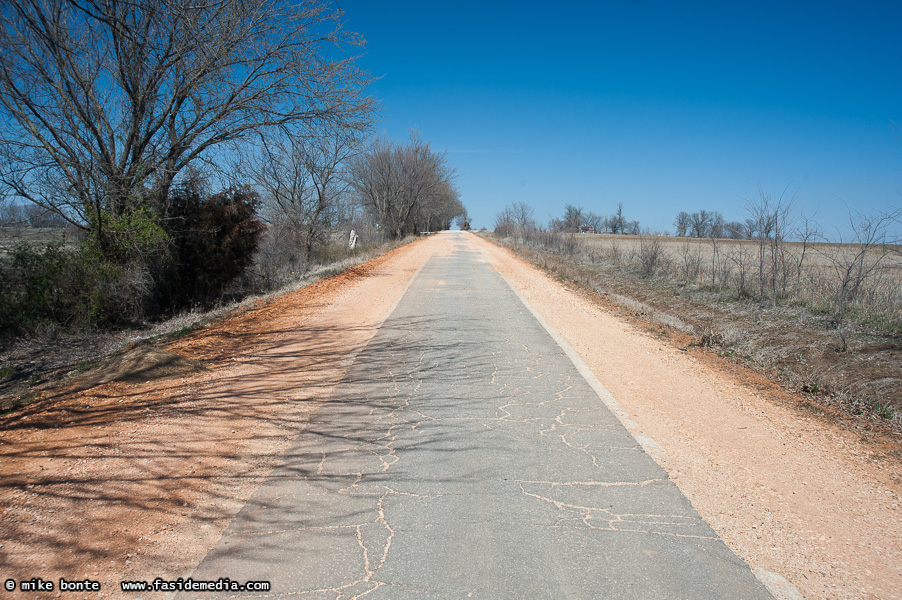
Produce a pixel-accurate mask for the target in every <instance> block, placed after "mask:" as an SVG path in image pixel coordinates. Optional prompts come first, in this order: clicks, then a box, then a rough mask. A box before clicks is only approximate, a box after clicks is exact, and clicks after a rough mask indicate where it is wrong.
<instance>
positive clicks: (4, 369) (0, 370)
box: [0, 365, 16, 381]
mask: <svg viewBox="0 0 902 600" xmlns="http://www.w3.org/2000/svg"><path fill="white" fill-rule="evenodd" d="M15 373H16V370H15V369H13V368H12V367H10V366H9V365H0V381H3V380H4V379H9V378H10V377H12V376H13V375H15Z"/></svg>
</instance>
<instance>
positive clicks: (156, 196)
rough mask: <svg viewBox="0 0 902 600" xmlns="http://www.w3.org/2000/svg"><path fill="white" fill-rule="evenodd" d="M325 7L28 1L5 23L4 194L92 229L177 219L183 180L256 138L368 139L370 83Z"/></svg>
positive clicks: (319, 1) (0, 28)
mask: <svg viewBox="0 0 902 600" xmlns="http://www.w3.org/2000/svg"><path fill="white" fill-rule="evenodd" d="M360 43H361V40H360V38H359V37H358V36H356V35H355V34H352V33H349V32H345V31H344V30H343V29H342V28H341V12H340V11H339V10H334V9H332V8H329V5H327V4H326V2H325V1H324V0H302V1H301V2H299V3H297V4H294V3H284V2H281V1H279V0H212V1H210V2H202V3H187V2H181V1H180V0H132V1H130V2H120V1H117V0H22V1H18V2H4V10H3V11H2V16H0V50H2V52H0V114H2V116H3V118H4V120H5V126H4V127H3V128H2V130H0V153H2V154H0V181H2V182H3V183H4V184H6V185H7V186H9V187H10V188H11V189H12V191H13V192H14V193H15V194H16V195H18V196H20V197H22V198H25V199H28V200H30V201H32V202H34V203H35V204H37V205H39V206H42V207H44V208H45V209H48V210H51V211H53V212H55V213H57V214H59V215H60V216H62V217H63V218H65V219H67V220H68V221H69V222H71V223H72V224H74V225H76V226H78V227H81V228H83V229H85V230H89V231H90V233H91V234H92V235H93V236H95V237H96V238H97V240H98V242H99V244H100V245H101V247H103V246H104V245H105V243H106V239H105V235H104V234H105V227H106V226H107V223H108V221H109V220H115V219H116V218H118V217H119V216H120V215H122V214H123V213H127V212H128V211H129V210H132V209H133V208H135V207H139V208H140V207H152V208H154V210H156V211H157V214H159V215H162V214H165V212H166V200H167V198H168V192H169V189H170V187H171V186H172V184H173V181H174V180H175V178H176V177H177V176H178V175H179V173H180V172H181V171H183V169H185V167H186V166H188V165H189V164H191V163H192V162H194V161H202V162H206V163H207V164H208V165H214V166H215V165H218V164H220V161H221V159H222V154H223V153H222V152H220V150H221V149H222V148H223V147H224V145H225V144H229V143H236V142H238V141H240V140H244V139H246V138H247V137H248V136H250V135H252V134H261V133H262V134H265V132H267V131H271V130H273V129H275V128H279V127H286V126H290V125H293V124H295V123H299V122H307V123H316V122H328V123H332V124H341V125H344V126H348V127H358V126H360V125H361V124H362V123H365V122H367V121H368V119H369V118H370V112H371V109H372V106H373V104H372V101H371V100H370V99H369V98H368V97H366V96H365V95H364V92H365V89H366V87H367V84H368V80H369V77H368V76H367V75H366V74H364V73H362V72H361V71H359V70H357V69H356V68H355V67H354V57H352V56H348V57H346V58H342V59H340V60H336V59H333V58H332V57H331V54H330V52H331V50H332V49H333V48H335V47H336V46H341V47H345V46H349V45H352V46H353V45H358V44H360Z"/></svg>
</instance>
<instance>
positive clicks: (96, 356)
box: [0, 237, 416, 414]
mask: <svg viewBox="0 0 902 600" xmlns="http://www.w3.org/2000/svg"><path fill="white" fill-rule="evenodd" d="M414 239H416V238H412V237H408V238H406V239H404V240H401V241H391V242H386V243H384V244H381V245H378V246H375V247H371V248H369V249H368V250H366V251H363V252H360V253H358V254H355V255H354V256H351V257H345V258H342V259H339V260H335V261H333V262H329V263H327V264H321V265H318V266H316V267H314V268H311V269H310V270H309V271H307V272H306V273H305V274H302V273H300V272H299V273H298V277H297V278H296V279H294V280H292V281H290V282H289V283H287V284H286V285H284V286H282V287H280V288H279V289H277V290H274V291H272V292H268V293H265V294H257V295H250V296H246V297H244V298H242V299H240V300H236V301H232V302H226V303H222V304H221V305H219V306H216V307H214V308H213V309H211V310H207V311H202V310H196V311H191V312H185V313H182V314H180V315H177V316H175V317H172V318H170V319H166V320H164V321H160V322H157V323H148V324H147V325H146V326H145V327H143V328H140V329H131V330H122V331H89V332H80V333H62V332H60V331H58V330H56V329H48V330H46V331H44V332H42V333H40V334H38V335H34V336H31V337H28V338H22V339H19V340H16V341H15V342H14V343H12V344H10V345H9V346H8V347H7V348H4V349H3V350H2V351H0V414H8V413H13V412H15V411H17V410H19V409H22V408H24V407H26V406H28V405H29V404H31V403H32V402H34V401H36V400H38V399H40V398H41V397H42V395H43V393H44V392H46V391H48V390H51V389H53V388H55V387H57V386H59V385H61V384H65V383H67V382H68V381H70V380H71V379H72V378H73V377H75V376H78V375H81V374H83V373H85V372H87V371H91V370H95V369H98V368H101V367H103V366H105V365H107V364H109V362H110V360H111V359H112V358H113V357H115V356H117V355H120V354H122V353H123V352H127V351H128V350H131V349H133V348H135V347H136V346H139V345H141V346H143V345H153V346H163V345H166V344H168V343H169V342H172V341H174V340H176V339H179V338H182V337H185V336H186V335H188V334H190V333H191V332H193V331H195V330H197V329H200V328H202V327H204V326H206V325H208V324H212V323H219V322H222V321H226V320H228V319H230V318H233V317H236V316H238V315H241V314H242V313H244V312H246V311H248V310H250V309H251V308H258V307H260V306H261V305H266V304H267V303H269V302H271V301H273V300H275V299H276V298H279V297H281V296H284V295H285V294H289V293H291V292H294V291H297V290H299V289H301V288H304V287H306V286H308V285H311V284H313V283H315V282H317V281H320V280H322V279H326V278H328V277H332V276H334V275H337V274H339V273H342V272H344V271H347V270H348V269H352V268H353V267H355V266H357V265H360V264H363V263H365V262H367V261H369V260H372V259H373V258H376V257H377V256H380V255H382V254H385V253H386V252H389V251H391V250H393V249H395V248H398V247H400V246H402V245H404V244H407V243H410V242H411V241H413V240H414Z"/></svg>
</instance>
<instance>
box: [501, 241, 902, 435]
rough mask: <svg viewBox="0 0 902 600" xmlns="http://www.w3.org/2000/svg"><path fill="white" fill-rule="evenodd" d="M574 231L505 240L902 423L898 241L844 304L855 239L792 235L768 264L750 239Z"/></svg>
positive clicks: (656, 321)
mask: <svg viewBox="0 0 902 600" xmlns="http://www.w3.org/2000/svg"><path fill="white" fill-rule="evenodd" d="M570 237H572V238H574V239H573V240H572V241H573V242H574V243H562V242H555V243H554V244H544V243H541V242H542V240H536V239H523V238H520V239H517V240H515V239H504V240H501V241H502V243H504V244H505V245H507V246H508V247H510V248H512V249H514V250H515V251H517V252H518V253H519V254H521V255H522V256H524V257H526V258H528V259H529V260H531V261H532V262H534V263H536V264H537V265H539V266H541V267H543V268H545V269H547V270H549V271H551V272H553V273H555V274H557V275H558V276H560V277H562V278H563V279H565V280H567V281H570V282H572V283H574V284H576V285H578V286H580V287H582V288H585V289H588V290H592V291H594V292H597V293H600V294H603V295H604V297H605V298H607V299H609V300H610V301H612V302H613V303H615V304H616V305H617V306H619V307H620V309H621V310H622V311H624V312H626V313H628V314H629V315H631V316H633V317H635V318H638V319H640V320H642V321H645V322H648V323H650V324H652V325H655V326H664V327H666V328H668V329H670V330H675V331H679V332H683V333H688V334H690V335H691V336H692V337H693V338H694V340H695V341H694V343H695V344H697V345H700V346H704V347H708V348H711V349H713V350H714V351H716V352H719V353H720V354H722V355H723V356H726V357H731V358H734V359H735V360H740V361H742V362H744V363H746V364H749V365H752V366H754V367H755V368H757V369H759V370H761V371H763V372H765V373H766V374H767V375H769V376H770V377H772V378H775V379H778V380H779V381H780V382H781V383H782V384H784V385H785V386H786V387H787V388H788V389H789V390H790V391H798V392H803V393H806V394H809V395H810V396H813V397H814V399H815V401H816V402H818V403H822V404H832V405H834V406H835V407H837V408H839V409H841V410H842V411H844V412H846V413H848V414H852V415H859V416H860V417H862V418H868V419H874V420H878V421H881V422H888V423H891V424H892V425H893V426H894V427H896V428H897V429H899V430H900V431H902V253H900V252H899V250H900V249H899V248H898V247H881V248H879V249H878V250H879V252H876V251H875V252H873V253H872V254H871V255H870V256H868V257H866V262H865V266H866V267H874V268H873V269H872V270H871V272H870V273H869V276H868V277H865V278H864V279H863V280H862V281H861V282H860V284H861V285H860V286H859V288H858V289H857V290H856V293H855V295H854V298H853V299H852V301H851V302H849V303H848V304H847V305H846V306H845V307H844V312H843V314H842V315H838V314H837V310H838V307H837V301H836V298H837V293H838V291H837V290H838V285H839V280H838V274H837V271H836V269H835V268H834V266H835V264H836V262H837V260H838V258H837V257H839V258H842V257H843V256H844V255H848V254H851V253H852V252H855V251H856V250H857V248H856V247H854V246H851V245H846V246H840V245H837V244H808V245H805V246H803V245H802V244H798V243H786V244H785V246H784V247H783V248H782V249H781V250H780V251H781V252H782V254H781V255H780V256H778V257H777V259H776V260H775V259H774V254H773V249H767V250H766V252H765V254H764V258H765V261H764V262H765V268H764V270H763V273H762V271H761V270H760V266H761V263H760V262H759V261H760V258H761V255H759V250H760V247H759V246H758V244H757V242H754V241H741V242H740V241H732V240H717V241H715V242H712V241H710V240H707V239H701V240H700V239H685V238H670V237H663V236H626V235H611V234H608V235H604V234H602V235H572V236H570ZM878 258H879V260H878ZM868 261H869V262H868ZM875 262H876V263H877V264H876V266H875V265H874V263H875ZM762 275H763V276H762ZM762 280H763V282H762ZM762 290H763V293H762ZM838 325H840V326H841V328H842V329H841V332H840V331H838V327H837V326H838Z"/></svg>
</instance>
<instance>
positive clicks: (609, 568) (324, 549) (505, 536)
mask: <svg viewBox="0 0 902 600" xmlns="http://www.w3.org/2000/svg"><path fill="white" fill-rule="evenodd" d="M448 235H451V234H448ZM599 343H603V340H599ZM222 576H228V577H231V578H232V579H233V580H270V581H272V583H273V588H274V589H273V593H274V594H278V595H287V596H289V597H292V596H295V595H297V596H296V597H298V598H316V599H319V598H324V599H325V598H330V599H331V598H339V597H340V598H354V597H358V596H360V595H363V594H366V598H368V599H377V598H379V599H385V598H391V599H407V598H410V599H430V600H431V599H438V598H483V599H491V600H497V599H504V598H511V599H514V598H516V599H545V598H547V599H559V598H587V599H589V598H592V599H594V598H636V599H653V598H693V599H695V598H712V599H714V598H716V599H725V598H770V596H769V595H768V593H767V592H766V590H765V589H764V588H763V586H761V584H760V583H758V581H757V580H756V579H755V577H754V576H753V575H752V573H751V571H750V570H749V568H748V566H747V565H745V564H744V563H743V562H742V561H740V560H739V559H738V558H736V556H735V555H734V554H733V553H732V552H731V551H730V550H729V549H728V548H727V547H726V546H725V545H724V544H723V542H721V541H720V540H719V539H718V538H717V536H716V534H715V533H714V531H712V529H711V528H710V527H709V526H708V525H707V524H706V523H705V522H704V520H703V519H702V518H701V517H700V516H699V515H698V513H696V511H695V510H694V509H693V508H692V506H691V505H690V503H689V502H688V500H687V499H686V498H685V497H684V496H683V495H682V494H681V493H680V491H679V490H678V489H677V487H676V486H675V485H674V484H673V483H672V482H671V481H670V480H669V479H668V477H667V474H666V473H665V472H664V471H663V470H662V469H661V468H660V467H659V466H658V465H657V464H656V463H655V462H654V461H653V460H652V459H651V458H650V457H649V456H648V455H647V454H645V452H644V451H643V450H642V448H641V447H640V446H639V444H637V443H636V441H635V440H634V439H633V438H632V437H631V436H630V434H629V433H628V432H627V431H626V429H624V427H623V426H622V425H621V424H620V422H619V421H618V420H617V419H616V418H615V417H614V416H613V415H612V414H611V413H610V411H608V409H607V408H605V406H604V404H603V403H602V402H601V401H600V400H599V397H598V396H597V395H596V393H595V392H594V391H593V389H592V388H591V387H590V386H589V385H588V384H587V383H586V381H585V380H584V379H583V378H582V377H581V376H580V375H579V373H578V372H577V370H576V368H575V367H574V365H573V363H572V362H571V361H570V359H569V358H567V356H566V355H565V354H564V352H563V351H562V350H561V348H560V347H559V346H558V345H557V344H556V343H555V341H554V340H553V339H552V338H551V337H550V336H549V335H548V333H547V332H546V331H545V330H544V329H543V327H542V326H541V325H540V324H539V323H538V322H537V320H536V319H535V317H533V315H532V314H531V313H530V311H529V310H528V309H527V308H526V307H525V306H524V305H523V304H522V302H521V301H520V300H519V298H518V297H517V296H516V294H514V292H513V291H512V290H511V289H510V287H509V286H508V285H507V283H506V282H505V281H504V280H503V279H502V277H501V276H500V275H499V274H498V273H497V272H495V271H494V270H493V269H492V268H491V267H490V266H489V265H487V264H486V263H485V262H484V261H483V260H482V259H481V256H480V254H479V253H478V252H477V251H476V250H475V249H474V248H473V247H471V246H470V244H469V243H468V242H467V241H466V237H465V236H463V235H458V237H457V238H456V241H455V250H454V252H453V253H451V254H448V255H443V256H440V255H436V256H435V257H433V258H432V259H431V260H430V261H429V262H428V263H427V264H426V265H425V267H424V268H423V269H422V270H421V271H420V273H419V274H418V275H417V276H416V278H415V279H414V281H413V282H412V284H411V286H410V288H409V289H408V291H407V293H406V295H405V296H404V297H403V298H402V300H401V302H400V303H399V304H398V306H397V308H396V309H395V311H394V312H393V313H392V314H391V315H390V317H389V319H388V320H387V321H386V322H385V324H384V325H383V327H382V328H381V330H380V331H379V332H378V333H377V335H376V337H375V338H374V339H373V340H372V342H371V343H370V344H369V345H368V346H367V347H366V348H365V349H364V350H363V351H362V352H361V353H360V354H359V355H358V356H357V358H356V360H355V362H354V363H353V365H352V366H351V367H350V369H349V370H348V373H347V375H346V378H345V382H344V383H343V384H342V385H341V386H339V389H338V391H337V392H336V393H335V395H334V397H333V398H331V399H330V401H329V402H327V403H326V404H324V405H323V407H322V408H321V409H320V410H319V412H318V413H317V414H316V416H315V418H314V419H313V420H312V421H311V423H310V424H309V426H308V428H307V429H306V431H305V432H304V433H303V435H301V436H300V438H299V439H298V441H297V443H296V444H295V446H294V447H293V449H292V450H291V451H290V453H289V454H288V455H287V456H286V460H285V464H284V465H283V466H282V467H281V468H279V469H277V470H276V471H275V472H274V473H273V475H272V476H271V477H270V479H269V480H268V481H267V482H266V483H265V484H264V485H263V486H262V487H261V488H260V489H259V490H258V492H257V493H256V495H255V496H254V497H253V498H252V499H251V501H250V502H249V503H248V504H247V506H246V507H245V508H244V509H243V510H242V511H241V513H240V514H239V515H238V516H237V517H236V519H235V520H234V521H233V522H232V524H231V525H230V526H229V527H228V529H227V530H226V532H225V534H224V535H223V538H222V539H221V540H220V542H219V544H218V545H217V546H216V547H215V548H214V549H213V550H212V551H211V552H210V554H209V555H208V556H207V557H206V559H205V560H204V561H203V562H202V563H201V565H200V566H199V568H198V569H197V571H196V572H195V573H194V577H195V578H196V579H216V578H218V577H222ZM218 597H220V598H221V597H223V596H222V595H220V596H218Z"/></svg>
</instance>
